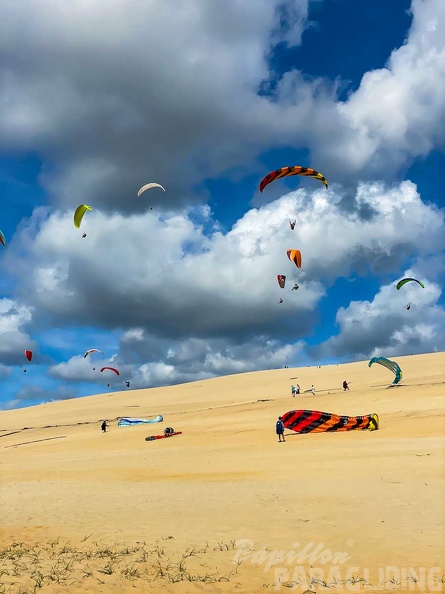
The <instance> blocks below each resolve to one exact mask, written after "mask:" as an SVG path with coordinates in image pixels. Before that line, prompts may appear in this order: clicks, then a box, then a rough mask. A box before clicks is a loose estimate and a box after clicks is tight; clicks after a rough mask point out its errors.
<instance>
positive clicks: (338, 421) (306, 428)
mask: <svg viewBox="0 0 445 594" xmlns="http://www.w3.org/2000/svg"><path fill="white" fill-rule="evenodd" d="M281 420H282V421H283V424H284V426H285V427H286V429H291V430H292V431H295V433H323V432H325V431H352V430H354V429H356V430H363V429H368V430H369V431H375V430H376V429H378V428H379V417H378V415H377V414H376V413H373V414H370V415H363V416H357V417H348V416H346V415H337V414H333V413H328V412H321V411H318V410H290V411H289V412H286V413H284V415H282V416H281Z"/></svg>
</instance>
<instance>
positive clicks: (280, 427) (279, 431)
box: [275, 417, 286, 441]
mask: <svg viewBox="0 0 445 594" xmlns="http://www.w3.org/2000/svg"><path fill="white" fill-rule="evenodd" d="M275 430H276V432H277V435H278V441H286V440H285V439H284V423H283V421H282V420H281V417H278V421H277V423H276V425H275ZM281 438H283V439H281Z"/></svg>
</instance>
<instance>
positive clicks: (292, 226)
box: [289, 219, 297, 231]
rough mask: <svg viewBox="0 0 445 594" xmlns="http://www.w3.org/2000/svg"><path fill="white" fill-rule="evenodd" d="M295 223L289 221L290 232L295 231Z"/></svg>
mask: <svg viewBox="0 0 445 594" xmlns="http://www.w3.org/2000/svg"><path fill="white" fill-rule="evenodd" d="M296 222H297V221H291V220H290V219H289V226H290V228H291V229H292V231H293V230H294V229H295V223H296Z"/></svg>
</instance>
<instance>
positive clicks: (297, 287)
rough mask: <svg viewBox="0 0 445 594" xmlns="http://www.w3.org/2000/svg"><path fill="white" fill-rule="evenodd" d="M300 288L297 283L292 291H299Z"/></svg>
mask: <svg viewBox="0 0 445 594" xmlns="http://www.w3.org/2000/svg"><path fill="white" fill-rule="evenodd" d="M299 288H300V287H299V286H298V285H297V283H295V285H294V286H293V287H292V291H297V290H298V289H299Z"/></svg>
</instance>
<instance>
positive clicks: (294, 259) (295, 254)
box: [287, 250, 301, 268]
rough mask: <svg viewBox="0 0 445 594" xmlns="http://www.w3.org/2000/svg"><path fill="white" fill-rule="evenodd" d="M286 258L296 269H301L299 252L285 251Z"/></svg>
mask: <svg viewBox="0 0 445 594" xmlns="http://www.w3.org/2000/svg"><path fill="white" fill-rule="evenodd" d="M287 257H288V258H289V260H290V261H291V262H293V263H294V264H295V266H296V267H297V268H301V252H300V250H287Z"/></svg>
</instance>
